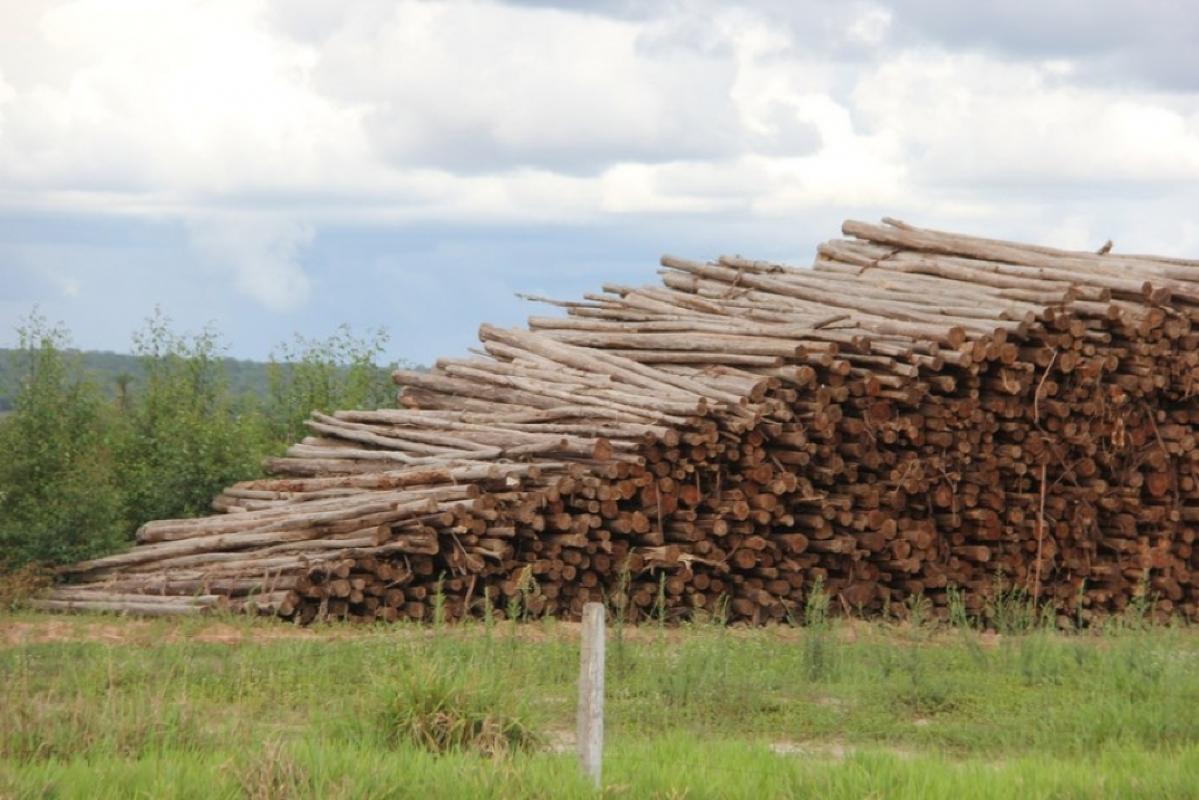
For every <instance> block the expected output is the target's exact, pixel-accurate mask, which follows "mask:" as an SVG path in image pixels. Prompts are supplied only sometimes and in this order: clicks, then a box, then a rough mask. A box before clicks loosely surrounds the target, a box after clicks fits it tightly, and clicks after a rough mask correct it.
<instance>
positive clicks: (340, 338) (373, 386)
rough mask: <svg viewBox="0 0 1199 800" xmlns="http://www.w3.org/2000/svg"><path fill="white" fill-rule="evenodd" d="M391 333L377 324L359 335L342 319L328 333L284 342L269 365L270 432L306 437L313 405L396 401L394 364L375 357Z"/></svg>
mask: <svg viewBox="0 0 1199 800" xmlns="http://www.w3.org/2000/svg"><path fill="white" fill-rule="evenodd" d="M387 338H388V337H387V333H386V332H385V331H383V330H374V331H368V334H367V338H365V339H358V338H355V336H354V334H353V331H352V330H351V329H350V326H349V325H342V326H341V327H339V328H338V329H337V332H336V333H334V334H333V335H332V336H330V337H329V338H328V339H324V340H320V339H306V338H304V337H302V336H296V337H295V339H294V340H293V342H292V343H291V344H286V343H285V344H282V345H280V346H279V348H278V350H277V351H276V352H273V353H271V360H270V363H269V364H268V365H267V384H268V392H269V400H268V401H267V415H268V417H269V419H270V426H271V435H272V436H273V437H274V438H275V439H276V440H277V441H281V442H288V443H290V442H295V441H297V440H299V439H302V438H303V437H304V436H305V435H307V430H306V428H305V427H304V420H306V419H308V416H309V415H310V414H311V413H312V412H313V411H323V412H325V413H330V412H332V411H334V410H336V409H339V408H380V407H383V406H394V405H395V387H394V386H393V385H392V382H391V369H390V368H388V367H383V366H380V365H379V364H377V363H376V359H378V357H379V356H380V355H381V354H382V353H383V349H384V347H386V345H387ZM392 366H394V365H392Z"/></svg>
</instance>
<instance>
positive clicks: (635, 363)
mask: <svg viewBox="0 0 1199 800" xmlns="http://www.w3.org/2000/svg"><path fill="white" fill-rule="evenodd" d="M843 232H844V233H845V234H846V235H847V236H848V237H851V238H847V239H841V240H835V241H831V242H828V243H826V244H824V245H822V246H821V247H820V248H819V253H818V256H817V259H816V262H815V264H814V265H813V267H812V268H810V269H797V268H792V267H786V266H784V265H779V264H773V263H767V262H761V261H751V260H747V259H743V258H740V257H723V258H721V259H719V260H718V261H716V262H714V263H700V262H693V261H687V260H684V259H677V258H672V257H664V258H663V259H662V266H663V269H662V271H661V279H662V280H661V283H660V284H659V285H654V286H644V287H629V286H620V285H605V286H604V287H602V291H601V292H599V293H595V294H591V295H587V296H585V297H584V298H583V299H582V300H578V301H558V300H552V299H548V298H530V299H533V300H536V301H539V302H545V303H549V304H551V305H553V306H555V307H557V308H561V309H564V310H565V312H566V314H565V315H564V316H535V317H532V318H531V319H530V320H529V325H528V328H527V329H520V330H518V329H511V330H508V329H500V328H496V327H492V326H488V325H484V326H482V328H481V329H480V341H481V345H482V347H481V349H479V350H478V351H477V352H476V353H475V354H473V356H472V357H469V358H447V359H442V360H441V361H439V362H438V363H437V365H436V366H435V368H434V369H433V370H432V371H431V372H428V373H422V372H414V371H400V372H397V373H396V375H395V378H396V381H397V383H398V384H400V386H401V387H402V388H401V392H400V397H399V400H400V402H399V406H400V407H398V408H394V409H381V410H375V411H339V412H336V413H334V414H332V415H324V414H319V413H316V414H314V415H313V417H312V419H311V420H310V421H309V427H310V429H311V436H309V437H308V438H306V439H305V440H304V441H302V442H300V443H298V444H296V445H295V446H293V447H292V448H291V449H290V450H289V451H288V452H287V454H286V455H285V456H283V457H281V458H278V459H274V460H272V461H271V462H270V463H269V464H268V468H269V471H270V472H271V474H272V476H271V477H269V478H265V479H262V480H257V481H249V482H245V483H240V484H237V485H235V486H232V487H230V488H229V489H227V490H226V491H225V492H223V493H222V494H221V495H220V496H218V497H217V498H216V499H215V500H214V503H213V507H214V510H216V511H218V512H221V513H220V514H218V515H217V516H213V517H207V518H203V519H192V520H172V521H163V522H152V523H149V524H147V525H145V526H143V528H142V529H141V530H139V531H138V534H137V540H138V546H136V547H134V548H133V549H132V550H130V551H129V552H128V553H122V554H118V555H116V556H110V557H107V558H102V559H97V560H94V561H90V562H86V563H83V564H79V565H75V566H74V567H72V568H70V569H69V570H68V573H69V575H70V576H71V577H72V578H74V580H75V583H74V584H73V585H71V586H70V587H69V588H63V589H59V590H58V591H57V592H56V593H54V594H53V595H52V596H51V597H50V599H48V600H47V601H45V602H46V604H47V607H49V608H54V609H63V608H89V607H90V608H98V609H114V608H122V607H125V608H128V609H130V610H133V611H136V612H138V613H154V612H155V610H158V611H161V613H183V612H185V611H194V610H203V609H207V608H212V607H214V606H226V605H227V606H232V607H234V608H236V609H239V610H245V611H249V612H265V613H273V614H277V615H280V616H283V617H286V618H291V619H297V620H300V621H302V622H308V621H311V620H313V619H317V618H324V617H340V618H350V619H357V620H376V619H378V620H388V621H390V620H396V619H420V620H429V619H432V618H434V617H437V616H443V617H444V618H447V619H453V618H459V617H463V616H467V615H481V614H495V615H513V614H521V615H528V614H533V615H541V614H553V615H559V616H566V617H571V616H577V615H578V614H579V612H580V611H581V608H582V605H583V604H584V603H585V602H587V601H590V600H603V601H605V602H608V603H609V604H610V606H612V607H613V608H615V609H619V610H620V611H621V613H624V614H627V615H628V616H629V617H630V618H632V619H637V618H644V617H647V616H652V615H659V616H662V617H665V618H682V617H690V616H694V615H697V614H703V615H723V616H725V617H727V618H729V619H732V620H748V621H753V622H763V621H768V620H787V619H795V618H797V617H798V616H799V613H800V609H801V608H802V606H803V603H804V602H805V599H806V597H807V594H808V592H809V591H810V590H811V587H812V586H813V585H815V584H816V583H817V582H818V581H819V583H820V584H821V585H822V586H823V587H824V588H825V590H826V591H828V592H829V593H830V594H831V595H832V596H833V597H834V598H836V606H837V607H839V608H841V609H843V610H844V611H846V612H850V613H863V614H867V615H878V614H901V613H903V609H904V607H905V604H906V603H907V602H908V601H909V598H910V597H912V596H914V595H919V596H924V597H927V598H929V600H931V601H932V604H933V607H934V609H935V610H936V611H937V613H942V614H943V613H945V609H946V608H947V606H948V603H949V596H950V592H951V590H954V589H957V590H960V592H961V593H962V596H963V598H964V601H965V603H966V605H967V607H968V608H969V609H970V610H972V611H973V612H975V613H982V612H983V611H984V610H985V609H986V608H987V606H988V604H990V603H993V602H994V601H995V597H996V592H998V591H1001V590H1018V591H1020V592H1023V593H1025V594H1027V595H1028V596H1030V597H1031V598H1033V599H1035V600H1036V601H1037V602H1038V603H1039V604H1041V605H1042V606H1043V607H1045V608H1050V609H1053V610H1054V611H1055V612H1056V613H1057V614H1059V615H1060V617H1061V618H1062V619H1063V620H1065V619H1069V620H1077V619H1084V620H1085V619H1090V618H1094V617H1095V616H1101V615H1105V614H1110V613H1118V612H1120V611H1122V610H1123V609H1125V608H1126V607H1127V606H1128V604H1129V603H1130V602H1132V601H1133V600H1134V598H1139V597H1140V598H1145V600H1144V602H1145V603H1148V604H1150V605H1152V607H1153V609H1154V612H1155V613H1156V614H1158V615H1159V616H1169V615H1171V614H1179V615H1182V616H1184V617H1186V618H1191V619H1193V618H1195V617H1196V616H1197V611H1199V607H1197V605H1196V603H1197V599H1199V592H1197V590H1196V588H1195V587H1194V586H1193V585H1192V583H1191V579H1190V576H1191V573H1192V571H1193V568H1194V567H1195V566H1196V556H1195V555H1194V553H1193V541H1194V538H1195V525H1196V522H1197V521H1199V480H1197V477H1196V476H1197V474H1199V466H1197V465H1196V462H1197V461H1199V456H1192V455H1191V454H1192V453H1196V452H1199V451H1197V450H1196V448H1195V446H1194V445H1195V427H1194V425H1193V422H1195V421H1199V406H1197V405H1196V402H1195V399H1194V395H1195V392H1194V391H1193V389H1194V387H1195V385H1196V377H1197V376H1199V332H1196V331H1194V330H1193V324H1194V322H1195V321H1196V320H1199V263H1197V262H1192V261H1183V260H1180V259H1168V258H1161V257H1155V256H1126V255H1117V254H1114V253H1111V252H1110V251H1108V252H1104V253H1102V254H1095V253H1080V252H1075V251H1062V250H1055V249H1051V248H1044V247H1036V246H1030V245H1022V244H1016V243H1011V242H1004V241H998V240H990V239H981V238H977V237H966V236H960V235H955V234H948V233H942V232H938V231H931V230H926V229H918V228H913V227H911V226H908V225H906V224H904V223H901V222H898V221H895V220H885V221H884V224H882V225H870V224H866V223H859V222H847V223H846V224H845V226H844V229H843ZM149 598H153V599H149ZM167 609H169V610H167Z"/></svg>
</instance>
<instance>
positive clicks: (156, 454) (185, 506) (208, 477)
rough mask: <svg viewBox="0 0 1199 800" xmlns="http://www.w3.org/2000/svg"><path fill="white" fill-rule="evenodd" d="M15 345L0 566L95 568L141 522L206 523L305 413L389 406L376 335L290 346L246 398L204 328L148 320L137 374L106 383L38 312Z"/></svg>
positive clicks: (215, 337) (5, 419) (349, 334)
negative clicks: (92, 561) (82, 563)
mask: <svg viewBox="0 0 1199 800" xmlns="http://www.w3.org/2000/svg"><path fill="white" fill-rule="evenodd" d="M17 335H18V347H17V348H15V349H14V350H12V351H10V352H9V353H8V357H9V364H8V369H7V371H6V372H5V374H4V378H5V379H6V382H7V384H8V385H7V386H6V387H4V389H3V392H2V394H3V396H4V397H6V398H8V399H9V406H10V408H9V409H7V411H6V413H4V415H3V416H2V417H0V570H12V569H15V568H17V567H21V566H24V565H27V564H30V563H38V564H62V563H69V562H72V561H78V560H80V559H86V558H94V557H97V556H100V555H104V554H106V553H109V552H112V551H114V550H117V549H119V548H121V547H122V546H124V545H125V544H126V543H127V542H129V541H131V540H132V535H133V532H134V531H135V530H136V529H137V527H138V526H139V525H141V524H142V523H143V522H146V521H148V520H151V519H165V518H176V517H189V516H197V515H201V514H205V513H208V512H209V507H208V504H209V502H210V500H211V498H212V497H213V495H215V494H216V493H217V492H218V491H219V490H220V489H221V488H223V487H225V486H227V485H228V484H230V483H233V482H235V481H239V480H247V479H251V478H253V477H255V476H257V475H259V474H261V470H262V467H261V464H262V461H263V459H265V458H266V457H268V456H271V455H278V454H280V453H282V452H283V450H285V449H286V448H287V446H288V445H289V444H291V443H292V442H294V441H296V440H298V439H300V438H302V437H303V436H304V430H305V428H304V424H303V423H304V420H305V419H306V418H307V417H308V415H309V413H310V412H311V411H313V410H322V411H332V410H334V409H337V408H376V407H381V406H387V405H394V402H395V392H394V387H393V386H392V383H391V379H390V373H391V370H392V369H393V368H394V367H395V366H396V365H395V364H385V363H380V362H381V359H382V356H383V352H384V348H385V346H386V344H387V334H386V332H385V331H383V330H374V331H369V332H368V333H367V334H366V335H365V336H359V335H355V333H354V332H353V331H352V330H351V329H350V328H349V327H348V326H342V327H341V328H339V329H338V330H337V332H336V333H334V334H333V335H332V336H330V337H329V338H327V339H307V338H304V337H301V336H296V337H295V338H294V339H293V341H292V342H289V343H286V344H282V345H280V346H279V347H278V348H276V350H275V352H273V353H272V354H271V358H270V360H269V361H268V363H267V364H266V365H265V386H264V387H259V388H257V389H255V388H254V386H253V384H250V385H248V386H247V385H246V384H245V383H244V382H239V385H238V386H237V387H236V388H235V386H234V384H233V382H232V380H231V376H230V362H231V359H228V358H227V357H225V356H224V350H225V347H224V344H223V341H222V338H221V336H220V335H219V334H218V333H217V332H216V331H215V330H214V329H212V328H211V327H209V328H206V329H204V330H202V331H201V332H199V333H197V334H181V333H178V332H176V331H175V330H174V329H173V328H172V325H171V322H170V320H169V319H168V318H167V317H165V316H164V315H163V314H162V313H161V312H157V311H156V312H155V314H154V315H153V316H151V317H150V318H149V319H147V320H146V322H145V324H144V325H143V327H142V328H141V329H140V330H139V331H138V332H136V333H135V334H134V336H133V355H134V356H135V357H136V359H137V369H136V370H121V371H119V372H117V373H115V374H108V375H105V374H103V373H101V374H99V375H98V374H97V373H95V372H94V371H92V370H90V369H88V368H87V366H85V364H84V360H83V359H82V358H81V354H80V353H79V352H78V351H74V350H72V349H71V348H70V334H69V332H68V331H67V329H66V328H65V327H64V326H63V325H61V324H50V323H49V322H48V321H47V320H46V319H45V318H44V317H43V316H41V315H39V314H37V313H36V312H35V313H34V314H32V315H30V317H29V318H28V319H26V320H25V321H24V323H23V324H22V325H21V326H20V327H19V328H18V329H17ZM234 363H237V362H234Z"/></svg>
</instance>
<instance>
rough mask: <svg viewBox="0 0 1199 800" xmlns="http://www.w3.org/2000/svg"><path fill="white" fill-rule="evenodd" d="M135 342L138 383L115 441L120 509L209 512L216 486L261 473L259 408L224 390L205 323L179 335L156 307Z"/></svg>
mask: <svg viewBox="0 0 1199 800" xmlns="http://www.w3.org/2000/svg"><path fill="white" fill-rule="evenodd" d="M133 344H134V351H135V353H136V354H137V355H138V356H139V357H140V358H141V362H142V373H143V374H142V378H141V382H142V386H140V387H136V388H135V389H134V390H133V392H132V395H131V397H130V398H129V399H127V401H126V405H127V406H128V410H127V412H126V413H125V414H124V416H123V428H124V430H123V434H122V436H121V437H120V446H119V447H118V448H117V467H118V475H119V481H120V484H121V486H122V489H123V494H124V500H125V510H126V514H127V516H128V517H129V518H130V519H131V520H132V521H133V522H134V523H135V524H141V523H142V522H145V521H147V520H151V519H169V518H177V517H189V516H196V515H199V514H204V513H207V512H208V511H209V503H210V502H211V500H212V497H213V496H214V495H215V494H217V493H218V492H219V491H220V490H221V489H222V488H224V487H225V486H227V485H228V484H230V483H233V482H235V481H239V480H245V479H247V478H251V477H254V476H255V475H257V474H259V472H260V464H261V460H262V457H263V455H265V453H266V451H267V449H268V443H267V438H266V430H265V426H264V424H263V419H262V415H261V413H260V412H259V411H258V409H257V407H256V405H255V404H254V403H253V402H252V401H251V400H250V399H248V398H240V399H235V398H234V397H233V396H232V395H231V394H230V392H229V382H228V377H227V375H226V373H225V362H224V359H222V358H221V356H220V352H221V349H222V347H221V344H220V341H219V339H218V337H217V335H216V333H215V332H214V331H213V330H212V329H211V328H206V329H205V330H203V331H201V332H200V333H199V334H196V335H193V336H187V335H179V334H176V333H175V332H173V331H172V330H171V323H170V320H169V319H168V318H167V317H165V316H164V315H163V314H162V312H161V311H156V312H155V314H154V315H153V316H152V317H150V318H149V319H147V320H146V324H145V327H144V328H143V329H142V330H141V331H139V332H138V333H135V334H134V337H133Z"/></svg>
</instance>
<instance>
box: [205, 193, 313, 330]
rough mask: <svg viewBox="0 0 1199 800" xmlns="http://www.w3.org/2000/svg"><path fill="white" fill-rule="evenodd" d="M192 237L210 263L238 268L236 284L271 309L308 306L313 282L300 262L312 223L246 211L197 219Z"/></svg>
mask: <svg viewBox="0 0 1199 800" xmlns="http://www.w3.org/2000/svg"><path fill="white" fill-rule="evenodd" d="M188 234H189V239H190V242H191V244H192V247H193V248H195V250H196V251H197V253H198V254H199V255H200V256H201V257H202V258H204V259H205V260H207V261H208V262H209V263H211V264H213V265H215V266H216V267H218V268H221V269H224V270H226V271H227V272H228V273H232V277H233V284H234V287H235V288H236V289H237V290H238V291H239V292H241V293H242V294H244V295H246V296H247V297H250V298H252V299H254V300H256V301H257V302H259V303H261V304H262V305H263V306H264V307H266V308H267V309H269V310H271V311H292V310H295V309H298V308H300V307H302V306H303V305H304V304H305V303H306V302H307V301H308V298H309V296H310V294H311V290H312V284H311V281H310V280H309V279H308V276H307V275H306V274H305V272H304V269H303V267H302V266H301V265H300V262H299V257H300V254H301V252H302V251H303V249H304V247H305V246H306V245H308V244H310V243H311V242H312V238H313V230H312V228H311V227H310V226H307V225H303V224H300V223H296V222H293V221H289V220H276V219H269V218H267V219H263V218H253V217H247V216H242V215H235V216H224V215H221V216H214V217H209V218H203V219H196V220H193V221H191V223H190V225H189V228H188Z"/></svg>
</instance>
